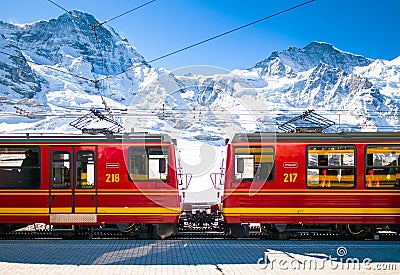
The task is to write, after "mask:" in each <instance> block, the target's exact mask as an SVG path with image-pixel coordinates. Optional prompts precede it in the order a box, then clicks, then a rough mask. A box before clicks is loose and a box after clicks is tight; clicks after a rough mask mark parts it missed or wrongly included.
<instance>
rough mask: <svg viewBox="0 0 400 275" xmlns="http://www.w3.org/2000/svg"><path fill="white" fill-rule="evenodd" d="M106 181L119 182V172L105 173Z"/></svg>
mask: <svg viewBox="0 0 400 275" xmlns="http://www.w3.org/2000/svg"><path fill="white" fill-rule="evenodd" d="M106 182H119V174H106Z"/></svg>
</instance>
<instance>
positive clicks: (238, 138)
mask: <svg viewBox="0 0 400 275" xmlns="http://www.w3.org/2000/svg"><path fill="white" fill-rule="evenodd" d="M350 140H352V141H367V140H374V141H380V142H384V141H388V142H389V141H399V142H400V132H342V133H266V132H256V133H237V134H235V135H234V137H233V138H232V140H231V143H239V142H274V141H288V142H290V141H292V142H296V141H301V142H329V141H336V142H340V141H350Z"/></svg>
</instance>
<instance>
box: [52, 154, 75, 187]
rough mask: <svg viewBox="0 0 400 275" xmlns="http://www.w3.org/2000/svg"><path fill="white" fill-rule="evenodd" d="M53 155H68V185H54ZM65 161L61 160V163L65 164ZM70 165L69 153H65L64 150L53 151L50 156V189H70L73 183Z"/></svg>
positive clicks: (70, 155)
mask: <svg viewBox="0 0 400 275" xmlns="http://www.w3.org/2000/svg"><path fill="white" fill-rule="evenodd" d="M55 154H68V156H69V158H68V161H69V168H68V169H69V184H68V185H63V183H62V182H61V183H60V184H59V185H58V186H57V185H55V181H54V179H55V174H54V163H57V161H56V162H55V159H54V155H55ZM65 161H66V160H63V163H65ZM58 162H61V161H58ZM71 164H72V154H71V152H69V151H65V150H59V151H54V152H53V153H52V154H51V188H53V189H70V188H71V187H72V184H73V183H72V180H71V173H73V171H71V170H72V167H71ZM60 168H61V167H60ZM64 177H65V174H64Z"/></svg>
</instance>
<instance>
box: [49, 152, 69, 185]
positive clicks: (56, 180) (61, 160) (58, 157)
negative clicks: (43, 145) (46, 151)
mask: <svg viewBox="0 0 400 275" xmlns="http://www.w3.org/2000/svg"><path fill="white" fill-rule="evenodd" d="M52 168H53V170H52V173H53V174H52V175H53V181H52V186H53V188H58V189H66V188H69V187H70V186H71V167H70V154H69V153H68V152H54V153H53V161H52Z"/></svg>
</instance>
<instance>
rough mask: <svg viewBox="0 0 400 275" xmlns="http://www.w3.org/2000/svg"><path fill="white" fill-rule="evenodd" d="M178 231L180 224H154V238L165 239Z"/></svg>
mask: <svg viewBox="0 0 400 275" xmlns="http://www.w3.org/2000/svg"><path fill="white" fill-rule="evenodd" d="M177 233H178V225H177V224H175V223H160V224H154V225H153V238H154V239H165V238H167V237H169V236H172V235H175V234H177Z"/></svg>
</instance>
